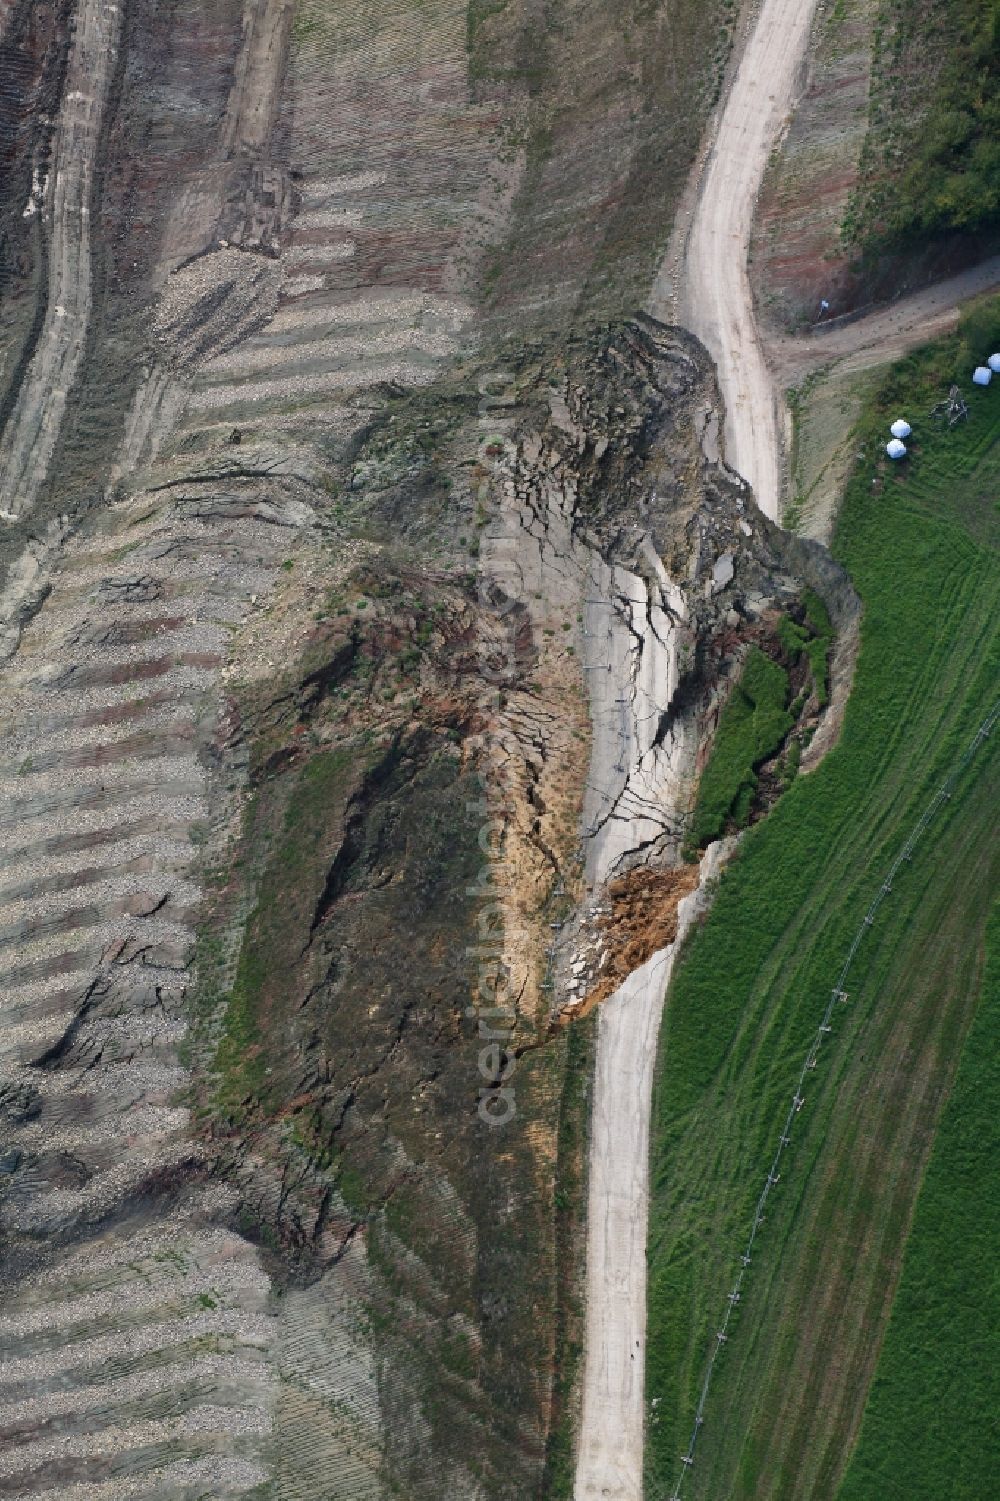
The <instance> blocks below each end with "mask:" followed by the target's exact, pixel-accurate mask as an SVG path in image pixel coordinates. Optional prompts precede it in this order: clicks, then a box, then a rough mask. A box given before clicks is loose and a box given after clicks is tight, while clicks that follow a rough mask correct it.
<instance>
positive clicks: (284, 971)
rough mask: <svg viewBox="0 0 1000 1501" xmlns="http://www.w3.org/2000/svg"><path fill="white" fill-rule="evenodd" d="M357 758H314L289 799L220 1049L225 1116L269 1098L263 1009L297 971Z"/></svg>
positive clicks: (345, 754)
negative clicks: (306, 923)
mask: <svg viewBox="0 0 1000 1501" xmlns="http://www.w3.org/2000/svg"><path fill="white" fill-rule="evenodd" d="M352 762H354V757H352V755H351V753H350V752H349V751H348V750H346V749H338V750H335V751H328V752H325V753H323V754H321V755H318V756H316V757H314V758H313V760H311V761H310V762H309V763H308V764H307V766H306V767H305V769H304V771H303V772H302V774H301V776H300V778H299V781H298V784H297V786H296V787H295V789H294V791H293V793H292V795H291V797H290V798H289V801H288V805H287V807H286V810H285V816H284V826H283V830H282V835H281V838H280V841H279V843H278V846H277V849H276V851H275V853H274V855H273V857H272V858H271V860H270V861H269V862H268V864H267V867H266V869H265V871H264V874H263V877H262V880H261V884H260V890H259V895H258V900H257V905H256V907H255V909H254V911H253V914H252V916H251V918H250V921H249V922H248V924H247V929H246V935H245V937H244V941H243V946H242V948H241V950H240V956H239V962H238V964H237V969H236V978H235V981H234V984H233V988H232V992H231V994H230V997H229V1003H228V1006H227V1008H226V1014H225V1020H224V1022H223V1029H222V1036H221V1039H220V1041H219V1045H218V1048H217V1050H216V1055H215V1070H216V1073H217V1076H218V1085H217V1100H216V1103H217V1105H218V1107H219V1108H220V1110H221V1111H222V1112H223V1113H224V1114H226V1115H229V1116H234V1115H238V1114H239V1113H241V1111H242V1110H244V1109H246V1108H248V1107H250V1106H251V1105H252V1104H254V1103H255V1102H258V1101H262V1100H263V1099H264V1098H265V1097H266V1091H267V1077H268V1073H269V1069H268V1057H267V1053H266V1050H265V1047H264V1031H265V1027H264V1024H263V1019H262V1012H263V1010H264V1009H265V1008H266V1007H268V1006H270V1005H273V1004H274V1003H275V1001H276V1000H277V999H278V997H279V995H280V996H282V997H283V996H284V990H285V987H286V985H287V982H288V979H289V977H290V975H291V974H292V973H293V972H294V961H295V959H296V958H297V957H298V952H299V948H300V946H301V938H302V927H303V923H302V918H303V913H302V911H301V910H300V909H301V907H302V904H303V902H308V901H309V900H310V899H311V898H312V897H313V895H314V891H315V887H316V883H317V881H318V880H319V879H320V877H321V874H322V871H323V867H324V863H325V862H326V861H327V860H328V858H329V856H330V852H331V841H333V842H334V847H335V841H336V837H337V835H338V833H339V830H340V827H341V823H340V813H341V810H342V808H343V804H344V799H345V797H346V795H347V791H348V787H349V784H350V783H351V781H352V777H353V775H356V763H355V772H354V773H353V774H352Z"/></svg>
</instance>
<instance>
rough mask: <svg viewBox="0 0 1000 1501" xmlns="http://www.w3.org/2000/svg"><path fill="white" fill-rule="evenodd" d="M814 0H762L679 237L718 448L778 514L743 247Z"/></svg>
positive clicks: (775, 435)
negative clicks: (721, 431)
mask: <svg viewBox="0 0 1000 1501" xmlns="http://www.w3.org/2000/svg"><path fill="white" fill-rule="evenodd" d="M815 9H816V0H764V4H763V6H762V7H761V11H760V16H759V18H758V21H757V25H756V27H755V28H754V31H753V34H752V36H751V37H750V39H749V41H748V43H747V47H746V50H745V52H744V54H743V57H742V60H741V62H740V65H739V68H738V71H737V74H736V77H735V78H734V80H733V85H732V88H731V90H730V93H729V97H728V99H727V101H726V104H725V107H724V109H723V112H722V118H721V120H720V121H719V130H718V135H717V137H716V140H715V144H714V146H713V148H712V153H711V155H710V157H709V160H708V164H707V167H706V170H705V174H704V178H703V181H702V188H701V193H700V196H699V198H698V203H697V206H696V208H695V212H694V219H693V221H692V224H691V231H690V235H689V237H688V244H687V255H686V260H685V266H684V280H683V291H682V294H681V300H680V309H679V311H680V321H681V323H683V324H684V325H685V326H686V327H687V328H690V329H691V330H692V332H693V333H696V334H697V335H698V337H699V338H700V339H701V341H702V343H703V344H705V346H706V347H707V348H708V350H709V352H710V354H711V355H712V358H713V359H714V360H715V363H716V365H717V366H718V371H719V384H720V386H721V387H722V393H723V397H724V400H725V402H726V454H727V457H728V460H729V462H730V464H731V465H732V466H733V468H734V469H737V470H739V472H740V474H742V475H743V477H744V479H747V480H749V481H750V484H751V485H752V486H753V489H754V494H755V495H756V497H757V503H758V505H759V506H760V508H761V510H762V511H764V512H765V513H766V514H767V515H768V516H770V517H772V519H774V520H777V518H778V506H779V501H780V490H781V459H780V455H781V447H780V443H779V428H778V412H777V407H776V403H775V395H774V387H773V384H772V380H771V373H770V371H769V369H768V365H767V361H766V359H765V356H764V351H763V349H762V347H761V340H760V336H759V334H758V330H757V325H756V321H755V319H754V311H753V298H752V297H751V295H750V280H749V273H748V270H747V256H748V253H749V248H750V230H751V227H752V224H753V214H754V205H755V203H756V199H757V192H758V189H759V188H760V184H761V180H762V178H763V176H764V168H765V167H766V165H767V159H768V156H769V155H770V152H771V149H772V147H773V145H774V143H775V140H776V138H777V135H778V132H779V130H780V128H781V124H782V122H783V120H784V119H785V116H786V115H787V114H788V112H789V109H790V108H791V105H792V102H793V98H794V93H795V87H796V81H797V79H798V76H799V73H800V69H801V67H802V64H803V59H804V57H805V52H806V45H807V43H808V40H809V28H810V26H811V24H812V18H813V14H814V12H815Z"/></svg>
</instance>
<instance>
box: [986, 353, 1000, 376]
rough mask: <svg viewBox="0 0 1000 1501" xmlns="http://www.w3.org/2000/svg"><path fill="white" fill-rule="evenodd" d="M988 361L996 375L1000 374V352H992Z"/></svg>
mask: <svg viewBox="0 0 1000 1501" xmlns="http://www.w3.org/2000/svg"><path fill="white" fill-rule="evenodd" d="M986 363H987V365H989V367H990V369H991V370H992V371H993V374H994V375H1000V354H991V355H990V357H989V359H988V360H987V361H986Z"/></svg>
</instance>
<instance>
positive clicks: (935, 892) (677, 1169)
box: [646, 304, 1000, 1501]
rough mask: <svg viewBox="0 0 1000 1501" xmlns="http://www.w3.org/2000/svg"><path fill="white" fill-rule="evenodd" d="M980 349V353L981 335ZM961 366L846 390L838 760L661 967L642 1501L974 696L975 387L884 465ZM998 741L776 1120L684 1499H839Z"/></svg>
mask: <svg viewBox="0 0 1000 1501" xmlns="http://www.w3.org/2000/svg"><path fill="white" fill-rule="evenodd" d="M997 311H998V314H1000V304H998V308H997ZM996 335H997V343H998V345H1000V317H998V320H997V328H996ZM988 342H991V341H988ZM982 343H983V340H982V338H979V339H978V340H977V347H979V345H981V344H982ZM967 364H968V351H967V350H966V349H965V348H964V346H963V341H962V339H961V337H958V338H954V339H951V340H948V341H945V342H944V343H943V344H939V345H936V346H932V347H930V348H929V349H927V350H925V351H923V352H921V354H920V355H919V356H912V357H910V358H909V359H908V360H907V361H905V362H903V364H902V365H901V366H900V367H897V368H894V369H893V370H892V371H891V372H889V374H888V375H887V376H886V377H885V378H884V379H883V382H882V385H881V387H880V388H873V389H872V391H871V393H870V395H869V400H868V405H867V408H866V410H865V412H864V414H863V416H862V419H861V421H860V423H859V425H858V428H857V429H856V432H855V434H854V437H853V438H852V446H854V447H855V451H856V452H858V454H859V459H858V462H857V465H856V469H855V472H854V474H853V476H852V477H851V479H850V481H849V483H848V487H847V493H846V496H845V501H844V506H843V509H842V513H841V517H840V520H839V523H838V529H837V534H836V538H835V544H834V546H835V551H836V553H837V555H838V557H839V558H840V559H841V560H842V561H843V563H844V564H845V566H846V567H847V568H848V570H849V572H850V573H851V575H852V578H853V580H854V583H855V586H856V588H857V590H858V592H859V594H860V595H861V598H862V601H863V605H864V614H863V618H862V622H861V649H860V654H859V658H858V664H857V670H856V675H855V682H854V688H853V691H852V693H851V697H850V700H849V702H848V705H847V712H846V719H845V723H844V728H843V732H842V735H841V739H840V742H839V744H838V745H837V746H836V748H835V749H834V750H833V751H832V752H831V753H830V754H829V755H827V757H826V758H825V759H824V760H823V762H822V763H821V765H820V766H819V767H818V768H817V769H816V770H815V771H814V772H812V773H811V774H810V775H809V776H807V777H800V778H798V779H797V780H796V781H795V782H794V783H793V784H792V786H791V787H790V788H789V790H788V792H787V793H786V794H785V795H784V796H783V797H782V799H781V800H780V802H779V803H778V804H777V805H776V807H775V808H774V810H773V811H772V812H771V814H770V815H769V816H768V818H767V819H766V820H764V821H763V822H761V823H759V824H757V825H755V826H754V827H753V828H752V829H751V830H750V831H749V832H748V833H747V834H746V835H745V836H744V838H743V840H742V841H741V844H740V847H739V850H738V851H737V855H736V858H735V859H734V861H733V862H732V864H731V866H730V867H729V869H728V870H727V872H726V873H725V875H724V876H723V878H722V881H721V882H720V886H719V891H718V893H717V896H716V900H715V903H714V906H713V909H712V911H711V913H710V914H709V916H708V918H707V920H706V922H705V925H704V927H703V928H701V929H699V930H698V931H697V932H696V933H694V934H693V935H692V938H691V940H690V943H689V945H688V947H687V949H686V951H685V953H684V954H683V955H682V956H681V959H680V962H679V964H678V967H677V970H676V971H675V975H674V980H673V984H672V987H671V992H670V995H669V997H668V1000H667V1006H666V1009H665V1019H664V1028H663V1034H662V1038H661V1044H660V1050H659V1059H658V1064H657V1085H656V1094H655V1097H654V1110H653V1118H652V1139H651V1159H652V1160H651V1175H650V1222H649V1263H650V1270H649V1314H648V1332H647V1362H646V1377H647V1381H646V1390H647V1394H648V1400H649V1406H648V1409H647V1484H646V1495H647V1497H648V1498H649V1501H662V1498H665V1497H669V1496H670V1495H671V1492H672V1490H673V1488H674V1485H675V1478H676V1470H677V1464H678V1459H679V1457H680V1455H681V1454H682V1453H684V1450H685V1446H686V1444H687V1443H688V1439H689V1434H690V1425H691V1413H692V1412H693V1411H694V1410H695V1409H696V1407H697V1404H698V1400H699V1394H700V1391H701V1388H702V1384H703V1381H704V1375H705V1365H704V1356H705V1349H706V1346H707V1345H708V1343H709V1341H710V1339H711V1337H712V1334H713V1332H714V1331H715V1330H717V1329H718V1323H717V1319H718V1314H717V1312H713V1310H716V1309H717V1308H718V1306H719V1305H720V1304H721V1303H722V1302H723V1300H724V1299H725V1297H726V1295H727V1293H728V1292H730V1291H732V1290H733V1277H734V1273H735V1270H736V1264H734V1262H733V1259H732V1250H731V1249H730V1250H727V1248H733V1247H735V1246H736V1245H737V1244H738V1243H739V1242H740V1240H741V1238H743V1237H744V1236H745V1233H746V1227H747V1226H748V1225H749V1224H750V1223H751V1221H752V1220H753V1218H754V1215H755V1210H756V1196H755V1194H754V1193H753V1192H752V1188H753V1186H754V1185H755V1184H757V1183H758V1182H759V1176H758V1175H760V1176H763V1175H764V1173H765V1171H766V1164H768V1163H769V1162H770V1161H771V1160H772V1154H773V1133H774V1132H775V1129H776V1123H777V1122H778V1121H780V1120H781V1119H783V1118H784V1116H785V1114H786V1112H787V1109H788V1093H789V1089H790V1086H791V1084H792V1082H793V1081H794V1079H795V1078H796V1077H797V1075H798V1072H799V1069H800V1067H801V1062H802V1058H803V1056H804V1054H805V1053H806V1051H807V1049H808V1047H809V1045H810V1039H811V1038H812V1037H813V1034H814V1033H815V1029H816V1022H817V1019H818V1011H817V1009H816V1000H815V998H816V997H817V996H818V995H821V994H824V993H828V990H829V987H830V986H831V977H832V976H834V975H836V974H837V972H838V971H839V969H840V967H841V966H842V964H843V962H844V959H845V957H846V955H847V953H848V951H849V949H850V946H851V944H852V942H853V938H854V935H855V933H856V931H857V929H858V927H859V925H860V924H861V923H862V921H863V918H864V916H865V914H866V912H867V911H868V909H869V907H870V906H871V904H872V902H873V901H874V900H875V898H876V897H877V896H878V894H879V888H880V886H881V885H882V883H883V881H884V880H885V875H884V872H886V871H887V870H888V869H889V868H890V867H891V865H892V863H893V861H894V859H895V857H896V855H897V854H898V853H899V852H900V850H901V849H902V848H903V846H904V845H905V843H906V840H907V838H908V836H909V833H910V832H911V831H912V830H913V829H914V828H915V827H916V826H917V824H918V822H919V820H920V818H921V816H922V814H923V812H924V810H925V808H926V806H927V804H928V802H929V801H930V800H931V798H932V797H933V796H934V794H935V792H936V790H937V789H938V788H939V787H940V785H941V783H942V782H943V781H945V780H946V778H947V776H948V775H949V772H950V769H951V768H952V766H953V764H954V763H955V762H956V761H957V760H958V759H959V758H960V756H961V755H962V753H963V751H964V749H965V747H966V745H967V744H968V743H969V741H971V739H972V738H973V737H974V735H975V734H976V733H977V729H978V726H979V725H980V724H981V723H982V721H983V718H984V706H985V705H987V704H991V703H992V702H993V701H994V699H995V696H996V686H997V680H998V676H1000V632H998V629H997V622H998V604H1000V568H998V557H997V549H996V537H997V507H996V502H995V497H996V496H997V494H998V493H1000V442H998V439H1000V400H998V399H997V392H996V391H993V392H992V393H991V392H987V393H984V394H983V395H982V396H980V395H979V394H977V393H973V394H972V395H971V397H970V407H971V408H972V417H971V420H970V423H969V425H968V429H967V431H964V432H960V431H958V430H947V429H944V428H941V427H935V426H933V425H932V424H928V423H921V422H919V421H918V422H917V423H916V424H915V425H916V428H917V439H918V441H916V442H915V443H914V445H913V448H912V450H911V452H912V463H909V464H908V465H907V466H904V468H903V469H897V470H893V469H892V468H891V467H889V466H888V465H887V464H885V463H880V456H881V455H882V453H883V449H884V440H883V437H882V434H883V432H884V429H885V427H886V426H887V424H888V422H889V421H891V420H892V418H893V417H895V416H897V415H898V413H899V411H900V410H903V409H904V408H905V410H906V411H907V412H908V413H909V414H910V415H911V416H913V414H914V413H916V414H917V416H918V418H919V413H920V412H921V411H923V410H929V408H930V407H931V405H933V402H934V401H935V400H936V399H937V397H938V396H939V394H940V390H941V388H942V386H943V387H944V389H945V390H947V386H948V383H949V382H950V381H952V380H954V379H956V378H958V379H961V378H962V376H961V372H962V371H963V370H964V369H965V368H966V366H967ZM973 429H975V433H974V436H975V437H976V439H977V441H976V444H975V448H976V450H977V451H978V456H977V455H976V454H972V453H970V451H969V445H968V443H967V439H968V437H969V436H971V435H973ZM873 471H874V472H875V474H876V477H877V479H878V483H877V484H876V485H875V486H873V484H872V476H873ZM998 741H1000V736H998V735H996V734H994V735H993V737H992V739H991V741H990V742H989V743H988V745H986V746H983V747H982V748H981V753H980V759H979V761H977V762H976V763H975V764H971V763H970V766H969V767H967V768H966V770H965V772H964V773H963V774H962V776H961V778H960V782H959V785H958V786H957V787H956V790H955V795H954V796H953V798H952V799H951V800H950V801H947V802H945V803H943V804H941V805H939V807H938V810H937V813H936V816H935V820H934V823H933V840H931V839H930V838H924V839H922V840H921V841H920V842H919V843H918V844H917V846H916V848H915V851H914V859H913V862H912V864H906V865H905V866H904V867H903V868H902V869H899V870H898V871H897V876H896V882H895V887H896V889H895V892H894V894H893V896H892V902H891V909H890V910H891V911H892V913H893V921H892V922H891V923H887V922H884V921H880V922H876V923H874V924H873V925H872V928H871V931H870V937H869V940H868V942H866V946H865V949H864V964H863V967H862V966H861V965H860V964H859V963H858V960H857V959H856V960H855V971H852V979H853V981H854V983H853V984H852V986H851V992H852V993H851V1004H850V1006H849V1007H848V1008H846V1009H845V1011H844V1012H843V1013H842V1015H843V1022H842V1024H838V1027H837V1031H836V1033H835V1034H833V1035H827V1046H826V1047H825V1048H824V1053H823V1057H822V1066H821V1067H820V1068H819V1070H818V1071H817V1072H816V1074H815V1075H814V1076H813V1077H814V1084H813V1087H812V1088H811V1090H810V1095H809V1104H808V1106H807V1108H806V1109H805V1110H804V1111H803V1113H802V1116H801V1118H800V1120H799V1122H798V1124H797V1125H796V1129H795V1141H794V1145H793V1146H792V1148H791V1152H792V1154H793V1158H794V1171H789V1166H788V1164H789V1162H790V1161H791V1160H792V1159H791V1158H788V1159H786V1162H785V1172H784V1175H783V1179H782V1184H781V1187H780V1188H779V1189H778V1190H777V1191H776V1192H775V1193H774V1194H772V1195H771V1196H770V1199H769V1202H768V1224H767V1227H766V1234H767V1244H768V1247H769V1249H768V1254H767V1255H766V1256H763V1257H761V1256H759V1255H757V1256H755V1260H754V1268H753V1270H754V1275H753V1277H752V1279H750V1280H749V1281H748V1282H747V1283H746V1284H745V1285H744V1289H743V1296H742V1298H741V1301H740V1304H739V1305H737V1308H736V1312H735V1313H734V1315H733V1323H731V1325H730V1327H729V1330H728V1332H729V1333H735V1332H736V1330H737V1327H738V1333H739V1338H738V1339H735V1338H734V1339H733V1340H732V1341H730V1342H729V1344H728V1346H727V1349H726V1354H725V1358H724V1359H723V1360H721V1361H719V1362H718V1363H717V1365H716V1369H715V1374H714V1377H713V1386H712V1392H711V1395H710V1397H709V1400H708V1405H707V1409H706V1412H705V1418H706V1424H705V1428H704V1430H703V1432H702V1434H701V1438H700V1440H699V1452H698V1458H697V1464H696V1465H695V1466H694V1467H693V1468H692V1469H691V1471H690V1474H689V1476H688V1477H687V1478H686V1480H685V1497H686V1501H695V1498H697V1501H709V1498H712V1497H718V1496H726V1497H727V1498H729V1501H830V1498H832V1497H833V1495H834V1494H835V1491H836V1487H837V1485H838V1484H839V1482H840V1478H841V1476H842V1474H843V1470H844V1467H845V1465H846V1463H847V1460H848V1457H849V1455H850V1452H851V1449H852V1447H853V1444H854V1442H855V1440H856V1437H857V1433H858V1427H859V1424H860V1421H861V1412H862V1410H863V1407H864V1403H865V1400H866V1396H867V1392H868V1387H869V1383H870V1381H871V1379H872V1374H873V1371H874V1368H875V1362H876V1360H877V1358H878V1352H879V1347H880V1344H881V1341H882V1339H883V1337H884V1333H885V1329H886V1326H887V1323H888V1317H889V1310H890V1307H891V1303H892V1297H893V1294H894V1291H895V1287H896V1282H897V1278H898V1275H899V1267H900V1265H901V1262H902V1256H903V1251H904V1248H905V1242H906V1236H907V1234H908V1229H909V1224H910V1216H911V1214H912V1210H913V1206H914V1204H915V1202H916V1198H917V1194H918V1191H919V1185H920V1180H921V1176H922V1174H923V1171H924V1167H925V1165H926V1163H927V1160H928V1157H929V1154H930V1150H931V1146H932V1144H933V1140H934V1133H935V1130H936V1127H937V1122H938V1119H939V1115H940V1111H941V1107H942V1104H943V1102H944V1100H945V1098H946V1096H947V1092H948V1089H949V1087H950V1082H951V1080H952V1078H953V1077H954V1073H955V1070H956V1068H957V1067H958V1061H959V1058H960V1056H961V1054H962V1048H963V1045H964V1043H965V1038H966V1035H967V1032H968V1028H969V1025H970V1022H971V1020H972V1017H973V1015H974V1013H975V1010H976V1006H977V998H978V996H979V985H980V978H981V967H982V943H983V933H984V930H985V923H986V915H987V912H988V909H989V900H990V893H991V891H992V890H993V889H995V883H996V880H997V877H998V873H1000V872H998V865H1000V858H998V852H997V849H996V845H995V842H994V841H992V840H991V837H990V826H989V820H988V819H987V818H986V817H985V816H984V810H985V809H986V808H988V807H990V806H991V802H990V799H991V797H995V795H996V779H997V777H998V775H1000V759H998V755H997V742H998ZM974 777H975V779H976V781H975V782H974ZM820 1010H822V1008H820ZM824 1035H826V1034H824ZM758 1249H759V1248H758ZM709 1435H710V1436H711V1442H708V1441H707V1440H708V1438H709ZM956 1443H958V1440H957V1439H956Z"/></svg>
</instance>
